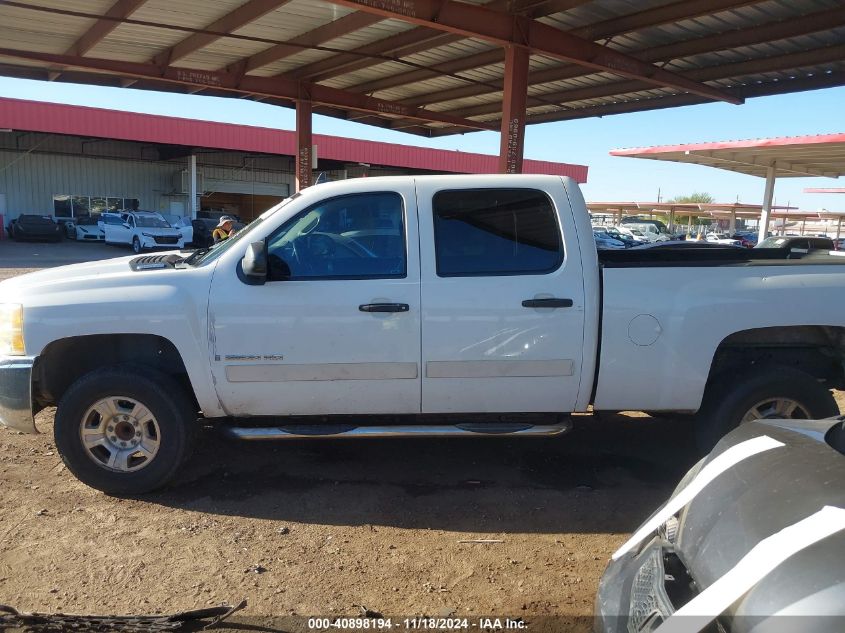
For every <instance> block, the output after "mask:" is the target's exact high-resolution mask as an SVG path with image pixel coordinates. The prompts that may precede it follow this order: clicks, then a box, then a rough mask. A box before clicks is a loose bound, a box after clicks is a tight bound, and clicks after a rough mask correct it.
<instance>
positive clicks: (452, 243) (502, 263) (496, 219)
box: [432, 189, 563, 277]
mask: <svg viewBox="0 0 845 633" xmlns="http://www.w3.org/2000/svg"><path fill="white" fill-rule="evenodd" d="M432 206H433V209H434V241H435V251H436V257H437V274H438V275H440V276H441V277H449V276H469V275H513V274H532V273H535V274H536V273H546V272H551V271H553V270H555V269H556V268H557V267H558V266H560V263H561V261H563V245H562V244H561V240H560V231H559V229H558V224H557V217H556V215H555V210H554V207H553V206H552V202H551V200H549V197H548V196H547V195H546V194H544V193H542V192H540V191H535V190H532V189H474V190H461V191H439V192H438V193H436V194H435V195H434V200H433V205H432Z"/></svg>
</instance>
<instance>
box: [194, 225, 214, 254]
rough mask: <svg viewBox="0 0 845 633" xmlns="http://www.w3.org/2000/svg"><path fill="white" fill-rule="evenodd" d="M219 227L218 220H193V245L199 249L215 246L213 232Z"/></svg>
mask: <svg viewBox="0 0 845 633" xmlns="http://www.w3.org/2000/svg"><path fill="white" fill-rule="evenodd" d="M215 226H217V220H213V219H211V218H197V219H196V220H191V228H192V229H193V234H192V240H191V241H192V243H193V245H194V246H196V247H197V248H205V247H208V246H211V245H212V244H214V239H213V238H212V237H211V232H212V231H214V227H215Z"/></svg>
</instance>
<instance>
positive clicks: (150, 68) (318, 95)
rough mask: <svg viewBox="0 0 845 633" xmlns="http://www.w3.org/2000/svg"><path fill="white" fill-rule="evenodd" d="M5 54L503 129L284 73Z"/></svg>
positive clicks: (0, 52) (4, 51)
mask: <svg viewBox="0 0 845 633" xmlns="http://www.w3.org/2000/svg"><path fill="white" fill-rule="evenodd" d="M0 55H2V56H7V57H15V58H18V59H29V60H37V61H42V62H46V63H48V64H56V65H59V66H67V67H71V68H84V69H90V70H100V71H105V72H108V73H112V74H113V75H118V76H122V77H135V78H143V79H150V80H154V81H156V82H167V83H174V84H181V85H187V86H202V87H205V88H212V89H215V90H221V91H228V92H236V93H247V94H257V95H263V96H266V97H279V98H282V99H287V100H290V101H296V100H298V99H301V98H302V95H303V94H307V95H309V98H310V100H311V101H312V102H314V103H319V104H322V105H327V106H335V107H339V108H344V109H348V110H357V111H360V112H370V113H373V114H376V115H381V116H383V117H384V116H385V115H387V116H386V117H385V118H391V116H395V117H404V118H411V119H418V120H420V121H428V122H438V123H447V124H449V125H456V126H459V127H462V128H464V129H472V130H495V129H497V128H498V126H497V125H495V124H491V123H478V122H475V121H468V120H465V119H457V118H455V117H452V116H449V115H446V114H441V113H439V112H433V111H429V110H423V109H422V108H409V107H407V106H403V105H401V104H398V103H395V102H392V101H385V100H383V99H376V98H374V97H368V96H367V95H362V94H357V93H351V92H347V91H345V90H341V89H338V88H330V87H328V86H321V85H319V84H313V83H308V82H300V81H293V80H290V79H283V78H280V77H256V76H253V75H244V76H240V75H236V74H233V73H227V72H219V71H210V70H198V69H193V68H181V67H180V68H174V67H172V66H169V67H166V68H160V67H158V66H156V65H154V64H138V63H135V62H124V61H116V60H110V59H99V58H93V57H74V56H71V55H54V54H51V53H37V52H34V51H21V50H16V49H8V48H0Z"/></svg>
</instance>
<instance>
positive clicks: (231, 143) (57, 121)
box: [0, 97, 587, 182]
mask: <svg viewBox="0 0 845 633" xmlns="http://www.w3.org/2000/svg"><path fill="white" fill-rule="evenodd" d="M0 129H11V130H21V131H27V132H47V133H51V134H68V135H73V136H86V137H94V138H107V139H116V140H122V141H139V142H147V143H161V144H168V145H183V146H187V147H204V148H209V149H226V150H235V151H242V152H256V153H263V154H281V155H285V156H293V155H295V153H296V134H295V133H294V132H292V131H289V130H276V129H272V128H263V127H256V126H249V125H233V124H231V123H218V122H214V121H199V120H196V119H183V118H177V117H166V116H159V115H153V114H140V113H136V112H124V111H119V110H107V109H103V108H89V107H83V106H74V105H65V104H58V103H44V102H40V101H27V100H22V99H6V98H2V97H0ZM314 143H315V144H316V145H317V147H318V155H319V157H320V158H322V159H326V160H333V161H341V162H350V163H356V164H357V163H359V162H364V163H370V164H372V165H382V166H388V167H404V168H408V169H420V170H426V171H434V172H454V173H467V174H485V173H490V172H495V171H496V164H497V161H498V157H496V156H490V155H487V154H475V153H471V152H457V151H450V150H440V149H430V148H425V147H414V146H410V145H398V144H394V143H378V142H374V141H361V140H357V139H349V138H342V137H338V136H327V135H322V134H315V135H314ZM524 171H525V173H529V174H551V175H555V176H570V177H572V178H574V179H575V180H576V181H578V182H586V181H587V167H586V166H585V165H575V164H570V163H556V162H550V161H539V160H526V161H525V164H524Z"/></svg>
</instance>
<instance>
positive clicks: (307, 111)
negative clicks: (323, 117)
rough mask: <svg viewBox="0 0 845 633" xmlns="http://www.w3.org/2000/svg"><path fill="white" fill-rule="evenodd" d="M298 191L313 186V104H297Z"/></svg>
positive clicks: (302, 102) (301, 102)
mask: <svg viewBox="0 0 845 633" xmlns="http://www.w3.org/2000/svg"><path fill="white" fill-rule="evenodd" d="M296 148H297V151H296V190H297V191H301V190H302V189H305V188H306V187H309V186H310V185H311V174H312V172H311V151H312V150H311V102H310V101H303V100H298V101H297V102H296Z"/></svg>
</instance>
